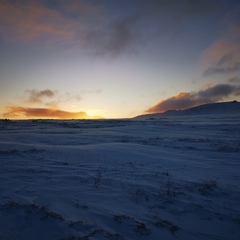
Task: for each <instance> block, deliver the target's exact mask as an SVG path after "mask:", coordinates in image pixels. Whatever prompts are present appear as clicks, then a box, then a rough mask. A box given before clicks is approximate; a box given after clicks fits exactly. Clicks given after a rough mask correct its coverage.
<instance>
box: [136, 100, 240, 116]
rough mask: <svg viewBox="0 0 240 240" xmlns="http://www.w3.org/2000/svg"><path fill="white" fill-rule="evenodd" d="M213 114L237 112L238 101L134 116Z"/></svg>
mask: <svg viewBox="0 0 240 240" xmlns="http://www.w3.org/2000/svg"><path fill="white" fill-rule="evenodd" d="M213 114H239V115H240V102H238V101H236V100H234V101H230V102H217V103H207V104H202V105H198V106H195V107H191V108H187V109H183V110H167V111H165V112H162V113H150V114H142V115H138V116H136V117H135V118H154V117H166V116H191V115H213Z"/></svg>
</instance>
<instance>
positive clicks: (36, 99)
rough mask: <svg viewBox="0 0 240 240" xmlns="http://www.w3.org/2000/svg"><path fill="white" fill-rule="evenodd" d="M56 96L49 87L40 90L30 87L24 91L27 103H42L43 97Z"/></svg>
mask: <svg viewBox="0 0 240 240" xmlns="http://www.w3.org/2000/svg"><path fill="white" fill-rule="evenodd" d="M54 96H56V91H52V90H50V89H45V90H42V91H39V90H36V89H31V90H29V89H28V90H26V91H25V98H26V100H25V102H26V103H29V104H36V103H43V99H45V98H47V99H48V100H49V99H51V98H53V97H54Z"/></svg>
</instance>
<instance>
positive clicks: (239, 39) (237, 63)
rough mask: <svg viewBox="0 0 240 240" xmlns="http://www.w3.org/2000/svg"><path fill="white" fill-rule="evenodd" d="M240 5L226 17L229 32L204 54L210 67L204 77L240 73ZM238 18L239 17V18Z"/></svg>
mask: <svg viewBox="0 0 240 240" xmlns="http://www.w3.org/2000/svg"><path fill="white" fill-rule="evenodd" d="M239 15H240V5H239V6H238V7H236V8H235V9H234V10H233V11H232V12H231V13H229V14H227V16H226V17H225V19H226V22H227V24H226V25H227V30H226V32H225V33H224V35H223V36H221V37H220V38H219V39H217V40H216V41H215V42H214V43H213V44H212V45H211V46H210V47H209V48H207V49H206V50H205V51H204V53H203V57H202V60H203V63H205V64H206V65H208V67H207V69H206V70H205V71H204V73H203V76H205V77H209V76H212V75H216V74H235V73H238V72H239V71H240V21H239ZM237 16H238V17H237Z"/></svg>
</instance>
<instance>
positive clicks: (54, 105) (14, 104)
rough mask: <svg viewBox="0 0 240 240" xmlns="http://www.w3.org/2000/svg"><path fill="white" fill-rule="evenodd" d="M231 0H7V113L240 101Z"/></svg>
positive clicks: (95, 112)
mask: <svg viewBox="0 0 240 240" xmlns="http://www.w3.org/2000/svg"><path fill="white" fill-rule="evenodd" d="M239 16H240V4H239V1H233V0H219V1H208V0H195V1H190V0H148V1H147V0H111V1H110V0H78V1H77V0H70V1H64V0H58V1H57V0H52V1H51V0H50V1H46V0H31V1H30V0H23V1H15V0H2V1H1V2H0V51H1V55H0V83H1V88H0V116H1V117H2V118H16V119H25V118H81V117H83V116H84V117H86V115H82V112H85V113H86V114H87V115H88V116H89V118H91V117H92V116H102V117H105V118H125V117H134V116H136V115H139V114H142V113H155V112H162V111H166V110H169V109H184V108H188V107H193V106H197V105H199V104H204V103H210V102H219V101H231V100H238V101H239V100H240V30H239V29H240V19H239Z"/></svg>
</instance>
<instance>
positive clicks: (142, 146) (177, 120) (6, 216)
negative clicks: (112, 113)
mask: <svg viewBox="0 0 240 240" xmlns="http://www.w3.org/2000/svg"><path fill="white" fill-rule="evenodd" d="M0 239H4V240H5V239H8V240H9V239H20V240H21V239H24V240H27V239H29V240H30V239H31V240H32V239H36V240H42V239H44V240H45V239H58V240H60V239H61V240H73V239H85V240H87V239H90V240H93V239H97V240H101V239H109V240H124V239H126V240H130V239H141V240H143V239H151V240H152V239H156V240H157V239H168V240H171V239H174V240H175V239H179V240H188V239H189V240H192V239H198V240H208V239H209V240H210V239H211V240H221V239H222V240H226V239H231V240H238V239H240V115H237V114H235V115H234V116H233V115H231V116H229V115H219V114H218V115H211V116H206V115H204V116H197V117H196V116H191V117H184V116H179V117H164V118H158V119H155V120H153V119H152V120H136V119H135V120H131V119H130V120H93V121H90V120H88V121H86V120H85V121H74V120H72V121H53V120H28V121H1V122H0Z"/></svg>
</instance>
